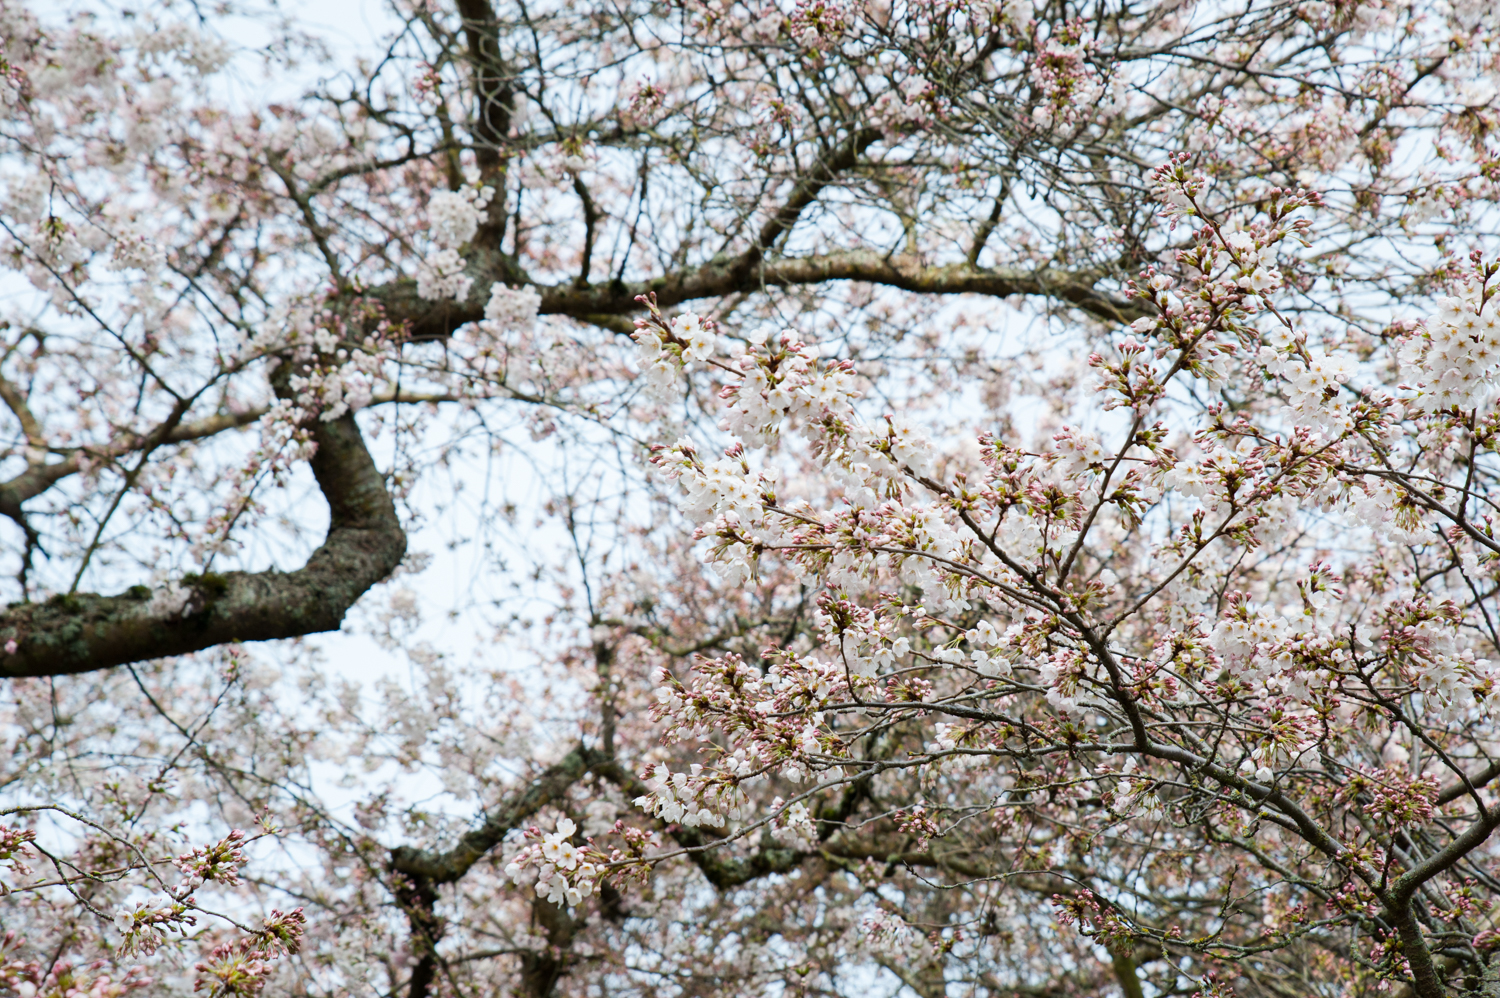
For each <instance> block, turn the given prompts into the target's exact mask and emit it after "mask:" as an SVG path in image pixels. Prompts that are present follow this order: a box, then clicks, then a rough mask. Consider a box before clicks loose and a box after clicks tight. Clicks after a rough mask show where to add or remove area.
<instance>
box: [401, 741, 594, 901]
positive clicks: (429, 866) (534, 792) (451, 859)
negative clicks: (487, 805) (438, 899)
mask: <svg viewBox="0 0 1500 998" xmlns="http://www.w3.org/2000/svg"><path fill="white" fill-rule="evenodd" d="M606 764H610V765H612V763H608V760H607V757H606V756H605V755H604V753H602V752H599V751H598V750H596V749H589V748H584V747H583V746H579V747H578V748H576V749H574V750H573V751H572V752H569V753H568V754H567V755H566V756H564V757H563V759H562V761H560V762H558V763H555V764H554V765H552V766H550V767H548V769H547V771H546V772H544V773H543V774H542V775H541V776H539V777H537V778H536V779H535V780H532V781H531V785H530V786H528V787H527V788H526V789H525V790H524V791H522V792H521V793H520V794H519V795H518V796H517V797H516V798H515V799H514V800H511V801H510V802H509V803H507V804H505V805H504V806H503V807H501V808H499V809H497V810H496V811H495V812H494V813H493V814H491V815H490V816H489V817H488V818H486V819H485V820H484V823H483V824H482V825H480V826H479V827H478V828H476V829H474V830H473V831H471V832H468V833H467V834H465V835H464V836H463V838H461V839H459V840H458V844H457V845H455V846H454V847H453V848H451V849H447V850H444V851H443V852H431V851H428V850H425V849H413V848H412V847H410V846H398V847H397V848H395V849H392V850H391V869H392V870H395V871H396V872H397V873H403V874H405V875H407V876H408V877H413V878H418V879H421V880H425V881H428V882H430V883H434V884H451V883H453V882H454V881H456V880H458V879H459V878H460V877H462V876H463V875H464V874H465V873H468V872H469V868H470V867H471V866H473V865H474V864H475V863H477V862H479V860H480V859H481V858H482V857H483V856H484V854H485V853H487V852H489V851H490V850H491V849H493V848H495V846H497V845H499V844H500V840H501V839H503V838H505V833H506V832H508V831H510V830H511V829H512V828H515V827H516V826H517V825H519V824H520V823H521V822H522V821H525V820H526V819H527V818H529V817H531V815H533V814H535V813H536V812H537V811H539V810H541V809H542V808H544V807H546V806H547V805H548V804H550V803H552V802H553V801H554V800H557V799H558V798H560V797H562V795H563V794H565V793H567V790H568V788H569V787H571V786H572V785H573V784H574V783H577V782H578V781H579V780H580V779H582V778H583V774H584V773H586V772H588V771H589V770H590V769H594V768H596V767H598V766H602V765H606Z"/></svg>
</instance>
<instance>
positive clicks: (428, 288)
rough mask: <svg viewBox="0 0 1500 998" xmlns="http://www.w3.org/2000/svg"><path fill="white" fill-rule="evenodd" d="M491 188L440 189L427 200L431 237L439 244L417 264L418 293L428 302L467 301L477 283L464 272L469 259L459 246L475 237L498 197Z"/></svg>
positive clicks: (433, 241) (434, 243)
mask: <svg viewBox="0 0 1500 998" xmlns="http://www.w3.org/2000/svg"><path fill="white" fill-rule="evenodd" d="M494 193H495V192H494V189H493V188H490V187H470V186H466V187H461V188H459V189H458V190H456V191H437V192H435V193H434V194H433V195H432V197H431V198H429V199H428V201H427V226H428V229H427V231H428V236H429V238H430V239H431V240H432V243H433V245H434V246H435V247H436V249H435V251H433V252H431V253H429V254H427V255H426V256H424V257H423V258H422V259H421V260H420V261H418V263H417V296H418V297H419V298H423V299H426V300H428V301H440V300H442V299H447V298H452V299H455V300H457V301H463V300H464V299H465V298H467V297H468V296H469V289H470V288H472V287H473V286H474V279H473V278H472V277H470V276H468V275H467V274H465V273H464V268H465V267H466V266H467V265H468V261H467V260H465V259H464V258H463V257H461V256H460V255H459V248H460V247H462V246H463V245H465V244H466V243H468V242H469V240H471V239H473V238H474V233H475V232H477V231H479V223H480V221H481V220H483V218H484V213H485V211H486V209H488V207H489V203H490V199H491V198H492V197H493V196H494Z"/></svg>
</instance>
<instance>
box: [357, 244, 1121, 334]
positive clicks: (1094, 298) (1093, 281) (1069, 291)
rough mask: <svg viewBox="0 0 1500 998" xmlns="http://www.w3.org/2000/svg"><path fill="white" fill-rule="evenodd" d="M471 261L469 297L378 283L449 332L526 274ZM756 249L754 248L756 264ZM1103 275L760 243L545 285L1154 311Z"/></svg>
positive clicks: (622, 299)
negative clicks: (1027, 301)
mask: <svg viewBox="0 0 1500 998" xmlns="http://www.w3.org/2000/svg"><path fill="white" fill-rule="evenodd" d="M475 256H476V260H477V261H484V260H487V261H488V262H487V263H477V264H476V265H475V266H473V267H471V268H470V269H471V274H472V276H474V277H475V282H474V287H473V288H472V289H471V291H470V292H469V297H468V298H467V299H465V300H464V301H462V302H456V301H442V302H431V301H424V300H422V299H420V298H418V297H417V285H416V282H415V281H397V282H395V283H392V284H389V285H386V286H385V287H382V288H378V289H375V290H373V291H371V292H368V293H367V294H368V296H369V297H371V298H373V299H374V300H375V301H377V302H378V303H379V304H380V305H381V306H382V307H383V312H384V315H385V317H386V318H388V319H390V320H391V321H393V322H398V323H406V324H407V328H408V334H409V336H410V337H411V339H413V340H419V341H425V340H441V339H446V338H447V337H448V336H450V335H452V333H453V331H454V330H456V329H457V328H458V327H459V326H462V325H463V324H465V323H468V322H477V321H478V320H480V319H482V318H484V306H485V303H486V302H487V301H488V300H489V294H490V288H491V287H492V286H493V285H494V284H495V283H496V282H497V281H500V282H506V283H517V282H518V281H524V280H525V278H524V275H518V274H516V273H515V272H514V271H513V270H512V269H511V268H510V266H509V264H508V261H506V260H505V259H503V258H500V257H498V256H494V255H489V254H475ZM747 256H753V259H751V260H750V263H749V264H748V265H747V263H746V259H747ZM1101 280H1102V277H1101V275H1098V274H1093V273H1090V272H1086V271H1082V272H1074V271H1069V270H1063V269H1061V268H1055V267H1047V268H1042V269H1039V270H1027V269H1023V268H1019V267H998V268H989V267H977V266H974V265H972V264H969V263H952V264H945V265H941V266H933V265H929V264H925V263H923V262H922V261H921V260H919V259H917V258H916V257H913V256H908V255H899V254H898V255H891V254H884V253H876V252H873V251H870V250H849V251H845V252H836V253H828V254H824V255H820V256H810V257H773V258H769V259H761V258H760V251H758V250H757V251H752V253H751V254H741V255H739V256H734V257H730V258H728V259H723V260H714V261H711V262H709V263H706V264H703V265H702V266H698V267H688V268H685V269H682V270H677V271H673V272H672V273H670V274H666V275H664V276H662V277H657V278H653V279H651V280H649V281H606V282H598V281H596V282H594V283H590V284H584V285H583V286H581V287H580V286H579V285H578V283H577V282H573V281H569V282H567V283H564V284H558V285H556V286H553V287H540V286H539V287H537V288H536V290H537V292H538V293H539V294H540V295H541V296H542V304H541V309H540V311H541V313H542V314H543V315H567V316H572V317H573V318H577V319H583V320H585V321H593V318H592V317H594V316H611V315H612V316H618V315H628V314H631V313H634V312H637V311H640V305H639V304H638V303H637V302H636V300H635V299H636V296H637V295H643V294H647V293H654V294H655V295H656V299H657V302H658V303H659V304H660V305H661V306H662V307H664V308H667V307H671V306H674V305H680V304H682V303H683V302H688V301H695V300H698V299H702V298H718V297H722V296H724V295H730V294H743V293H748V292H754V291H761V290H763V289H765V288H770V287H793V286H798V285H810V284H823V283H826V282H828V281H860V282H864V283H870V284H880V285H884V286H887V287H893V288H900V289H901V290H903V291H912V292H917V293H920V294H938V295H948V294H977V295H988V296H991V297H996V298H1007V297H1009V296H1011V295H1028V296H1041V297H1047V298H1052V299H1054V300H1057V301H1063V302H1067V303H1068V304H1070V305H1073V306H1075V307H1077V308H1078V309H1080V310H1081V311H1083V312H1086V313H1088V314H1089V315H1092V316H1094V317H1095V318H1098V319H1103V320H1105V321H1109V322H1128V321H1130V320H1132V319H1138V318H1140V317H1141V316H1143V315H1146V314H1147V309H1146V308H1145V307H1144V306H1143V305H1142V304H1141V303H1139V302H1135V301H1127V300H1125V299H1123V298H1120V297H1118V296H1115V295H1112V294H1110V293H1109V292H1107V291H1102V290H1100V289H1099V288H1098V287H1097V286H1096V285H1097V284H1098V283H1099V282H1100V281H1101Z"/></svg>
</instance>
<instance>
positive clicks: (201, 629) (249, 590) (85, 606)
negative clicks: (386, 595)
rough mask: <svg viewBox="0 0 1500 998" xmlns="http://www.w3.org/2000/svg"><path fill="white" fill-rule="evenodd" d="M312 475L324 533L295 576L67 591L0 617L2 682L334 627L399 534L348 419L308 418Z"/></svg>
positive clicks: (229, 576) (398, 549)
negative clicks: (114, 591) (8, 646)
mask: <svg viewBox="0 0 1500 998" xmlns="http://www.w3.org/2000/svg"><path fill="white" fill-rule="evenodd" d="M312 437H313V440H314V442H315V443H316V444H317V448H318V449H317V453H316V454H315V455H314V457H313V459H312V462H311V463H312V470H313V475H314V476H315V477H316V478H317V481H318V487H319V488H320V489H321V490H322V492H323V497H324V499H326V500H327V501H328V509H329V525H328V535H327V537H326V538H325V539H324V541H323V544H322V546H321V547H319V548H318V549H317V550H316V551H314V552H313V553H312V556H311V557H310V558H308V560H307V564H306V565H304V566H303V567H302V568H300V569H298V570H296V571H294V572H286V573H283V572H278V571H274V570H271V571H265V572H226V573H223V574H209V575H201V576H194V575H189V576H185V577H184V578H183V579H182V580H181V581H180V583H179V584H178V587H177V589H175V590H170V589H169V590H157V591H155V592H153V591H152V590H150V589H147V588H146V587H145V586H134V587H132V588H131V589H129V590H127V591H126V592H124V593H121V594H119V595H117V596H101V595H97V594H94V593H71V594H68V595H59V596H54V597H53V598H52V599H50V600H48V601H46V602H45V603H21V604H16V605H13V606H11V607H10V608H9V609H7V610H5V611H4V612H3V613H0V644H4V643H6V642H14V643H15V648H14V650H13V651H11V652H9V654H4V655H0V676H6V677H11V678H15V677H21V676H62V675H71V674H74V673H80V672H91V671H93V670H96V669H105V668H109V667H110V666H116V665H124V664H126V663H128V662H139V661H143V660H145V659H153V658H164V657H166V656H169V655H184V654H187V653H189V652H195V651H201V650H203V649H205V648H211V647H213V646H214V645H221V644H226V643H228V642H232V641H270V640H274V639H277V638H292V637H300V636H302V635H304V634H316V633H319V632H323V631H333V630H337V629H338V628H339V626H340V624H342V623H343V619H344V614H345V613H346V612H347V611H348V609H349V608H350V607H351V606H353V605H354V603H355V601H356V600H358V599H359V598H360V597H361V596H362V595H364V593H365V591H366V590H368V589H369V588H370V587H371V586H373V585H375V583H377V582H380V581H381V580H382V579H384V578H386V576H388V575H390V573H391V572H392V571H393V570H394V569H395V568H396V566H397V565H398V564H399V563H400V562H401V558H402V557H403V556H404V555H405V554H406V534H405V532H403V531H402V529H401V523H400V521H399V520H398V519H397V517H396V509H395V506H394V505H393V504H392V502H391V497H390V495H389V494H388V493H387V492H386V488H385V480H384V479H383V478H382V476H381V474H380V471H379V470H378V469H377V468H376V467H375V462H374V461H373V460H372V459H371V457H370V452H369V450H367V449H366V447H365V443H364V439H363V437H361V436H360V432H359V427H358V426H357V425H356V424H355V422H354V417H353V416H352V415H346V416H343V417H341V418H339V419H336V420H333V421H332V422H328V423H325V422H321V421H318V422H315V424H314V425H313V426H312Z"/></svg>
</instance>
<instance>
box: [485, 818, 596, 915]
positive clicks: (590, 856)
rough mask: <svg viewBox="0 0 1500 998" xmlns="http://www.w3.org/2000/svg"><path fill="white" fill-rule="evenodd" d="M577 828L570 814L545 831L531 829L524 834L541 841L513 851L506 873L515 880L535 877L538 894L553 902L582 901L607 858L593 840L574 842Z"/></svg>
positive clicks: (568, 902) (591, 892) (579, 902)
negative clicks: (548, 830)
mask: <svg viewBox="0 0 1500 998" xmlns="http://www.w3.org/2000/svg"><path fill="white" fill-rule="evenodd" d="M577 831H578V826H577V825H575V824H573V821H572V819H570V818H562V819H560V820H559V821H558V823H557V829H556V831H552V832H548V833H546V834H542V833H541V832H540V831H539V830H537V829H534V828H533V829H530V830H529V831H528V832H527V837H528V838H534V839H540V840H541V841H540V842H539V843H536V844H532V845H528V846H526V847H525V848H523V849H522V850H521V851H520V852H518V853H516V855H515V856H514V857H512V858H511V861H510V862H509V863H507V864H506V866H505V875H506V876H507V877H509V878H510V879H511V881H512V882H513V883H516V884H521V883H529V882H533V881H534V883H535V885H536V887H535V889H536V895H537V897H539V898H543V899H544V900H547V901H550V902H552V903H553V904H557V905H564V906H567V907H575V906H577V905H579V904H582V903H583V899H584V898H586V897H588V896H589V895H591V894H593V893H594V890H595V889H596V888H597V887H598V886H599V881H600V880H601V879H602V878H603V875H604V874H603V871H602V870H601V868H600V867H601V864H603V863H607V862H609V861H610V860H609V857H606V856H605V855H604V854H603V853H601V852H599V851H598V850H597V849H595V848H593V843H592V842H590V843H589V845H587V846H585V847H584V848H582V849H579V848H578V847H577V846H575V845H573V843H572V841H571V839H572V838H573V835H574V833H575V832H577ZM533 865H534V866H535V870H533V869H532V867H533Z"/></svg>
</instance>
